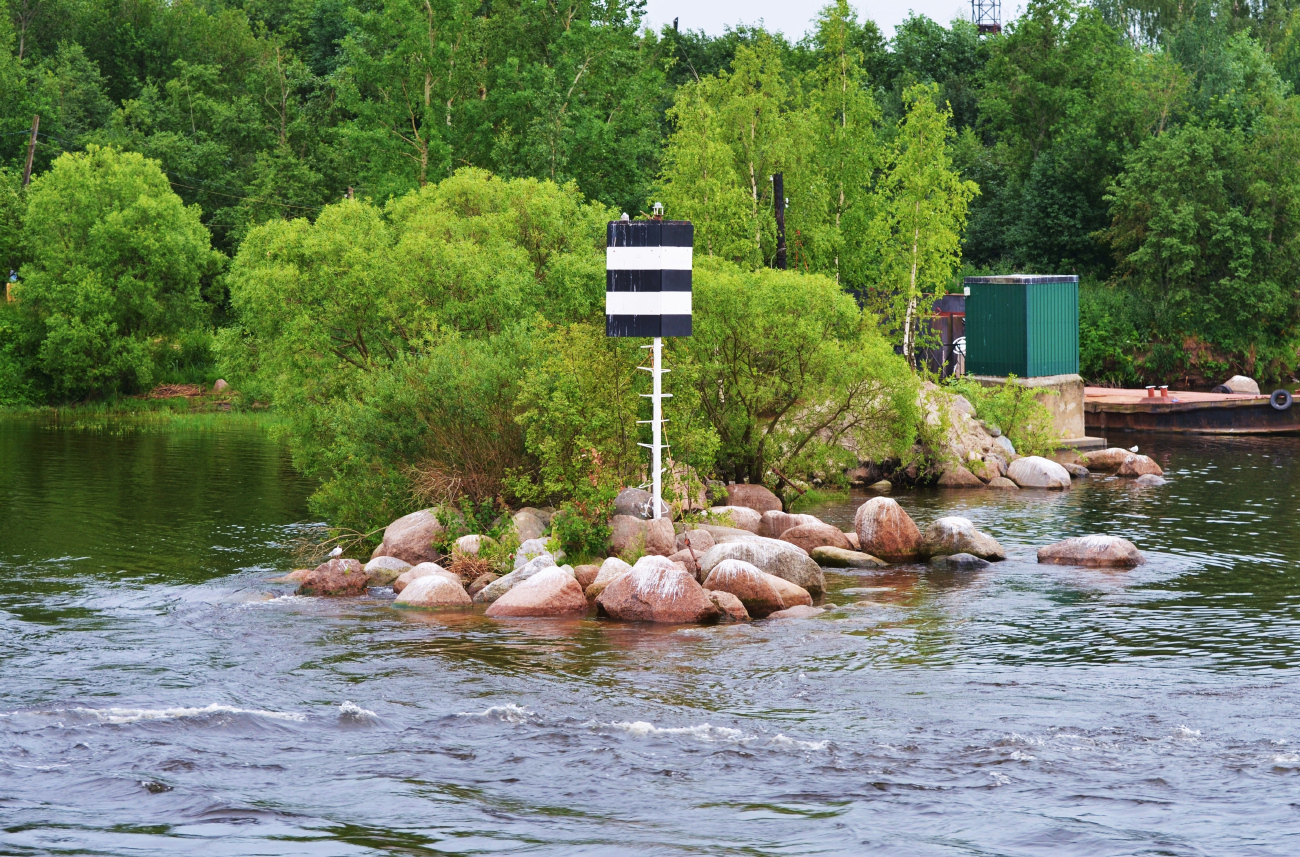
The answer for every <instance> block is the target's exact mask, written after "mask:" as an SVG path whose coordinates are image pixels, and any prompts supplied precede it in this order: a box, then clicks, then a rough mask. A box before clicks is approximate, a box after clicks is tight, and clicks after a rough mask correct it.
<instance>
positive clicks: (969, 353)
mask: <svg viewBox="0 0 1300 857" xmlns="http://www.w3.org/2000/svg"><path fill="white" fill-rule="evenodd" d="M965 284H966V287H967V288H968V289H969V290H970V296H969V297H967V298H966V371H967V372H968V373H970V374H972V375H997V376H1005V375H1015V376H1017V377H1019V378H1040V377H1043V376H1046V375H1075V374H1078V372H1079V278H1078V277H1075V276H1042V275H1035V274H1010V275H1007V276H1003V277H967V278H966V280H965Z"/></svg>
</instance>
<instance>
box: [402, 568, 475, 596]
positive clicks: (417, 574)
mask: <svg viewBox="0 0 1300 857" xmlns="http://www.w3.org/2000/svg"><path fill="white" fill-rule="evenodd" d="M431 574H441V575H444V576H446V577H448V578H450V579H452V580H459V578H457V577H456V575H454V574H452V573H451V572H450V571H447V570H446V569H445V568H443V567H442V566H440V565H438V564H437V563H436V562H422V563H420V564H419V565H416V566H412V567H411V568H408V569H407V570H406V571H404V572H402V573H401V574H399V575H398V576H397V579H395V580H394V581H393V591H394V592H396V593H398V594H399V595H400V594H401V592H402V590H403V589H405V588H406V587H408V586H410V585H411V584H412V583H414V582H415V581H417V580H419V579H420V578H421V577H428V576H429V575H431Z"/></svg>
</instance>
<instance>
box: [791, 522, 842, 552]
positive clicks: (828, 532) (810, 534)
mask: <svg viewBox="0 0 1300 857" xmlns="http://www.w3.org/2000/svg"><path fill="white" fill-rule="evenodd" d="M781 541H783V542H789V543H790V544H792V545H798V546H799V547H801V548H803V549H804V550H806V551H808V553H809V555H810V556H811V555H812V551H813V549H814V548H820V547H833V548H840V549H842V550H849V540H848V539H847V538H845V536H844V533H843V532H842V531H841V530H840V528H839V527H832V526H831V525H830V524H823V523H822V522H821V521H818V522H817V523H815V524H800V525H799V526H797V527H791V528H790V529H788V530H786V531H785V532H784V533H782V534H781Z"/></svg>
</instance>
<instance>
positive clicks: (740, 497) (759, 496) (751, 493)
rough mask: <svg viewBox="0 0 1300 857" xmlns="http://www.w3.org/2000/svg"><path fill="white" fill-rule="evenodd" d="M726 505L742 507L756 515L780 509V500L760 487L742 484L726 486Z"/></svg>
mask: <svg viewBox="0 0 1300 857" xmlns="http://www.w3.org/2000/svg"><path fill="white" fill-rule="evenodd" d="M727 505H729V506H744V507H746V508H749V509H753V510H754V511H755V512H758V514H760V515H761V514H763V513H764V512H770V511H772V510H773V509H780V508H781V498H780V497H778V496H776V495H775V494H773V493H772V492H771V491H769V490H768V489H767V488H766V487H764V486H762V485H746V484H743V483H740V484H734V485H728V486H727Z"/></svg>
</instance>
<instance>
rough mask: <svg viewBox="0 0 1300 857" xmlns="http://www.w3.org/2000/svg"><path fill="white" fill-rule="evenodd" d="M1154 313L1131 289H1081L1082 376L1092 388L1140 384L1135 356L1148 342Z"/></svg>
mask: <svg viewBox="0 0 1300 857" xmlns="http://www.w3.org/2000/svg"><path fill="white" fill-rule="evenodd" d="M1149 317H1150V312H1149V311H1148V310H1145V309H1144V306H1143V304H1142V302H1141V301H1140V300H1139V299H1138V298H1137V297H1136V296H1134V295H1133V293H1132V292H1130V291H1128V290H1127V289H1121V288H1117V287H1114V286H1106V285H1101V284H1098V283H1095V282H1091V283H1080V285H1079V374H1081V375H1082V376H1083V378H1084V380H1086V381H1087V382H1088V383H1089V384H1104V385H1107V386H1117V387H1123V386H1132V385H1134V384H1137V383H1139V374H1138V370H1139V365H1138V362H1137V360H1136V358H1135V352H1137V350H1138V349H1140V348H1141V347H1142V346H1143V345H1144V343H1145V342H1147V341H1148V339H1147V336H1146V335H1144V334H1145V332H1146V331H1147V330H1148V329H1149V324H1147V323H1146V321H1147V320H1148V319H1149Z"/></svg>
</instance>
